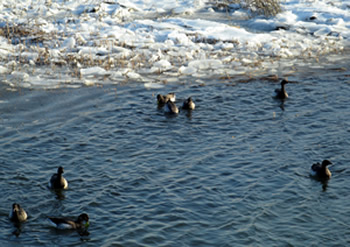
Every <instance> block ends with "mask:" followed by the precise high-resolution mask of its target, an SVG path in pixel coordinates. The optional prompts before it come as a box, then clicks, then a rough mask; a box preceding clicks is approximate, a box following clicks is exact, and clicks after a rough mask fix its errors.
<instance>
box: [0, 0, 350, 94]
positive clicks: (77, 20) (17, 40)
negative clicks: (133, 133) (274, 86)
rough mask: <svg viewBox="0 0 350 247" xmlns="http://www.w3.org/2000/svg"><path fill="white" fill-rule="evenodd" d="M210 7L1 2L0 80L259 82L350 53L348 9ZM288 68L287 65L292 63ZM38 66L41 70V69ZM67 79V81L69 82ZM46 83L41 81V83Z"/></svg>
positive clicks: (346, 5) (320, 3)
mask: <svg viewBox="0 0 350 247" xmlns="http://www.w3.org/2000/svg"><path fill="white" fill-rule="evenodd" d="M214 4H215V1H209V0H179V1H173V0H164V1H155V0H139V1H131V0H119V1H103V2H101V1H97V0H82V1H61V0H51V1H44V0H37V1H31V0H23V1H20V2H18V1H15V0H3V1H2V4H0V10H1V11H0V58H1V60H0V79H1V80H2V81H4V82H5V83H7V84H8V85H11V86H14V87H16V86H25V87H45V88H46V87H51V88H56V87H62V86H69V87H71V86H77V85H94V84H96V83H101V77H102V78H103V83H108V82H110V83H117V82H121V81H126V80H134V81H135V80H136V81H140V82H144V83H146V84H147V85H145V86H146V87H151V88H152V87H158V86H159V85H158V84H153V82H150V81H149V78H150V76H151V75H157V76H162V75H164V78H165V79H167V80H169V81H176V78H177V77H178V76H181V75H186V76H192V77H206V76H213V75H218V76H221V75H231V76H232V75H241V74H245V73H246V74H251V73H252V72H254V71H257V70H259V73H260V74H263V73H271V72H272V71H275V70H274V69H273V68H275V65H274V63H275V61H276V60H280V61H281V59H286V60H287V61H285V62H286V64H290V61H293V62H295V61H296V60H298V59H306V58H315V60H316V59H317V58H318V57H320V56H323V55H327V54H339V53H341V52H342V51H343V50H344V47H348V46H349V39H350V1H340V0H338V1H337V0H335V1H328V0H315V1H312V2H309V1H292V0H286V1H282V3H281V4H282V9H283V12H282V13H280V14H278V15H277V16H275V17H270V18H266V17H264V16H252V15H251V13H250V12H249V11H248V10H246V9H244V8H242V7H241V6H240V5H239V4H235V5H234V6H231V8H230V11H229V12H227V11H225V13H223V12H220V10H219V9H218V8H215V6H214ZM288 60H289V62H288ZM38 66H39V67H40V69H38ZM62 74H63V75H62ZM40 80H41V82H40Z"/></svg>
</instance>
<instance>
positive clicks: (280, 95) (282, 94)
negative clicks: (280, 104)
mask: <svg viewBox="0 0 350 247" xmlns="http://www.w3.org/2000/svg"><path fill="white" fill-rule="evenodd" d="M287 83H288V81H287V80H286V79H283V80H282V81H281V89H275V93H276V96H275V98H276V99H282V100H283V99H286V98H288V94H287V92H286V89H285V86H284V85H286V84H287Z"/></svg>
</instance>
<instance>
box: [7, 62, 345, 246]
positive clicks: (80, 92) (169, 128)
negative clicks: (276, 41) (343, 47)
mask: <svg viewBox="0 0 350 247" xmlns="http://www.w3.org/2000/svg"><path fill="white" fill-rule="evenodd" d="M289 80H290V81H291V82H292V83H290V84H288V85H287V91H288V93H289V96H290V98H289V99H288V100H286V101H285V102H284V104H282V103H281V102H280V101H277V100H275V99H273V98H272V95H273V91H274V89H275V88H277V87H278V83H277V82H274V81H269V80H262V79H251V80H248V81H246V80H242V79H241V78H231V79H229V80H218V79H215V80H209V79H208V80H203V81H201V82H200V83H199V82H196V81H195V80H190V79H189V80H188V81H186V83H185V84H182V83H181V84H180V83H179V84H176V83H174V84H168V85H165V86H164V88H162V89H146V88H144V86H143V85H142V84H139V83H132V82H129V83H127V84H125V85H117V86H106V87H83V88H80V89H57V90H52V91H49V90H48V91H45V90H27V89H18V90H16V91H9V90H8V88H7V86H5V85H2V86H1V89H0V97H1V103H0V188H1V192H0V245H1V246H48V245H50V246H78V245H79V246H80V245H83V246H346V245H348V244H349V243H350V237H349V236H350V224H349V222H350V211H349V208H350V194H349V191H350V184H349V182H348V181H349V177H350V171H349V169H348V164H349V162H350V153H349V147H350V111H349V95H350V73H349V72H348V68H345V69H343V68H336V69H334V68H329V69H328V68H325V69H323V70H316V69H314V70H312V69H306V70H303V71H301V72H300V73H299V74H297V75H295V76H290V77H289ZM167 92H176V94H177V104H178V106H179V105H180V104H181V103H182V101H183V100H184V99H185V98H187V97H188V96H192V97H193V99H194V101H195V102H196V105H197V108H196V109H195V110H194V111H193V112H191V113H190V112H186V111H181V112H180V114H179V115H178V116H176V117H171V116H167V115H165V114H164V112H163V110H162V109H158V108H157V106H156V97H155V96H156V95H157V94H158V93H167ZM323 159H329V160H331V161H332V162H333V164H334V165H333V166H331V167H330V170H331V171H332V173H333V177H332V178H331V180H330V181H329V182H328V184H327V185H326V186H324V185H323V184H321V183H320V182H319V181H316V180H314V179H312V178H310V177H309V169H310V166H311V165H312V164H313V163H314V162H320V161H322V160H323ZM58 166H63V167H64V169H65V174H64V176H65V177H66V178H67V180H68V182H69V189H68V190H66V191H64V192H62V194H56V193H55V192H53V191H50V190H49V189H48V188H47V184H48V181H49V178H50V176H51V175H52V174H53V173H54V172H55V171H56V170H57V167H58ZM13 202H17V203H20V204H21V205H22V206H23V207H24V208H25V209H26V210H27V212H28V215H29V218H28V220H27V222H25V223H24V224H22V225H21V228H20V229H17V228H16V227H15V226H14V225H13V224H12V223H11V222H10V221H9V220H8V218H7V215H8V212H9V210H10V208H11V205H12V203H13ZM83 212H85V213H88V214H89V216H90V219H91V222H90V227H89V233H90V235H88V236H80V235H79V234H78V233H77V232H75V231H63V232H62V231H58V230H55V229H53V228H52V227H51V226H50V225H49V224H48V223H47V217H48V216H70V217H76V216H77V215H79V214H80V213H83ZM14 233H16V234H17V236H16V234H14Z"/></svg>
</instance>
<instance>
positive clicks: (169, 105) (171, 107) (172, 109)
mask: <svg viewBox="0 0 350 247" xmlns="http://www.w3.org/2000/svg"><path fill="white" fill-rule="evenodd" d="M164 111H165V112H166V113H170V114H178V113H179V109H178V108H177V106H176V105H175V103H174V102H172V101H170V100H168V101H167V102H166V104H165V107H164Z"/></svg>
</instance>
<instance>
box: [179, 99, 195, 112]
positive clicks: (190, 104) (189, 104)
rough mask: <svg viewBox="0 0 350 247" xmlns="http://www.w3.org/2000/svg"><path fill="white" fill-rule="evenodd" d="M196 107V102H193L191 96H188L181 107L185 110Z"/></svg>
mask: <svg viewBox="0 0 350 247" xmlns="http://www.w3.org/2000/svg"><path fill="white" fill-rule="evenodd" d="M194 108H196V104H195V103H194V102H193V100H192V98H191V97H189V98H188V99H187V100H185V102H184V103H183V105H182V109H185V110H194Z"/></svg>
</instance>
